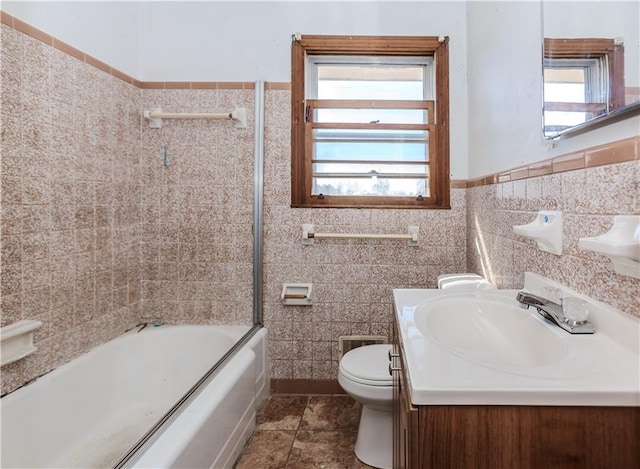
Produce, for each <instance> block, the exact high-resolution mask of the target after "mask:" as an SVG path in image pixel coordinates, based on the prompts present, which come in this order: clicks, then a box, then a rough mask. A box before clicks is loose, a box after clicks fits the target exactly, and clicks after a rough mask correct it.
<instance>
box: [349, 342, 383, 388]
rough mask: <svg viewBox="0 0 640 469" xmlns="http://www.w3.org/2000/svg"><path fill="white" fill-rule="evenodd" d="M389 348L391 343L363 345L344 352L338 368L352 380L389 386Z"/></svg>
mask: <svg viewBox="0 0 640 469" xmlns="http://www.w3.org/2000/svg"><path fill="white" fill-rule="evenodd" d="M389 350H391V345H389V344H379V345H364V346H362V347H358V348H356V349H353V350H350V351H349V352H347V353H345V354H344V356H343V357H342V360H340V368H341V369H342V371H343V373H345V374H346V376H347V377H348V378H351V379H352V380H353V381H357V382H361V383H364V384H371V385H374V386H389V385H391V383H392V380H391V375H389Z"/></svg>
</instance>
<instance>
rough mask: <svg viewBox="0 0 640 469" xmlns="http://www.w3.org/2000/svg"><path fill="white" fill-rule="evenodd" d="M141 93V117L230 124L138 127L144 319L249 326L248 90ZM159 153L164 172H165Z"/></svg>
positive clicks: (251, 164)
mask: <svg viewBox="0 0 640 469" xmlns="http://www.w3.org/2000/svg"><path fill="white" fill-rule="evenodd" d="M239 85H240V86H237V87H238V88H240V89H216V88H217V87H212V89H166V88H165V89H144V90H143V93H142V96H143V98H142V101H143V107H144V109H150V108H154V107H162V109H163V110H164V111H166V112H227V111H231V110H232V109H234V108H236V107H244V108H246V109H247V115H248V124H247V128H246V129H236V128H234V126H233V123H232V122H231V121H218V120H168V119H167V120H165V121H164V122H163V126H162V128H161V129H151V128H149V127H148V126H147V125H143V128H142V149H141V155H142V156H141V160H142V167H141V178H142V244H141V249H142V301H141V317H142V319H143V320H144V321H155V320H161V321H164V322H172V323H199V324H227V325H228V324H241V325H251V324H252V323H253V320H252V318H253V299H252V298H253V235H252V226H253V192H254V191H253V177H254V176H253V175H254V157H253V154H254V149H253V135H254V123H253V120H254V119H253V115H254V111H253V110H254V91H253V90H251V89H248V90H245V89H242V88H243V86H242V84H239ZM165 146H166V148H167V155H168V165H167V166H166V167H165V166H164V165H163V156H162V155H163V148H164V147H165Z"/></svg>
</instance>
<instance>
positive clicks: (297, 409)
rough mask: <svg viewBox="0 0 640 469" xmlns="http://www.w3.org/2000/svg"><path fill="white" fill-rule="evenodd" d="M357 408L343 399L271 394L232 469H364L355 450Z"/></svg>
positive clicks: (364, 465)
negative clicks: (254, 429) (253, 431)
mask: <svg viewBox="0 0 640 469" xmlns="http://www.w3.org/2000/svg"><path fill="white" fill-rule="evenodd" d="M359 419H360V404H359V403H357V402H356V401H354V400H353V399H352V398H351V397H349V396H347V395H311V396H308V395H293V394H273V395H272V396H271V397H270V398H269V399H268V400H267V401H266V402H265V403H264V404H263V405H262V407H261V408H260V410H259V411H258V416H257V421H256V431H255V433H254V434H253V436H252V437H251V439H250V440H249V443H248V445H247V447H246V448H245V451H244V453H243V454H242V455H241V456H240V458H239V459H238V462H237V463H236V466H235V468H236V469H311V468H322V469H367V468H370V467H371V466H367V465H366V464H364V463H362V462H360V461H359V460H358V458H356V456H355V454H354V452H353V447H354V445H355V442H356V434H357V432H358V422H359Z"/></svg>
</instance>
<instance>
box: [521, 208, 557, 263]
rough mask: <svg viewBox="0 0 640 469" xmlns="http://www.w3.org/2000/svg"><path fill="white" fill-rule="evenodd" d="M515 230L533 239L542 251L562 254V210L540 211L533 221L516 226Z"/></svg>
mask: <svg viewBox="0 0 640 469" xmlns="http://www.w3.org/2000/svg"><path fill="white" fill-rule="evenodd" d="M513 232H514V233H515V234H517V235H520V236H524V237H525V238H529V239H533V240H534V241H535V242H536V244H537V245H538V249H540V250H541V251H545V252H550V253H551V254H556V255H558V256H559V255H561V254H562V212H559V211H551V210H548V211H540V212H538V216H537V217H536V219H535V220H533V221H532V222H531V223H528V224H526V225H518V226H514V227H513Z"/></svg>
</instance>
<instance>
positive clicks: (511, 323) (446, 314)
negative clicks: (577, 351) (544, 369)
mask: <svg viewBox="0 0 640 469" xmlns="http://www.w3.org/2000/svg"><path fill="white" fill-rule="evenodd" d="M532 311H534V310H531V311H529V310H525V309H522V308H519V307H518V306H516V302H515V301H514V300H513V299H512V298H505V297H504V296H498V295H491V294H483V295H481V296H478V295H467V296H461V295H457V296H448V297H446V296H445V297H443V298H438V299H435V300H433V301H428V302H425V303H422V304H420V305H418V306H417V307H416V311H415V324H416V326H417V328H418V329H419V330H420V332H422V333H423V334H425V335H427V336H429V337H430V338H432V339H433V340H435V341H436V342H437V343H438V344H439V345H441V346H442V347H444V348H446V349H448V350H449V351H451V352H453V353H456V354H459V355H461V356H463V357H465V358H467V359H469V360H474V361H478V362H481V363H485V364H487V365H493V366H496V367H513V366H517V367H531V366H545V365H551V364H553V363H558V362H560V361H562V360H563V359H564V358H565V357H566V355H567V353H568V351H569V344H568V341H567V337H566V336H567V332H565V331H563V330H561V329H559V328H557V330H554V329H552V328H550V327H548V326H547V325H546V324H544V323H543V322H542V321H544V319H542V318H540V319H538V318H537V317H536V316H535V315H532V314H531V312H532ZM552 327H554V326H552Z"/></svg>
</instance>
